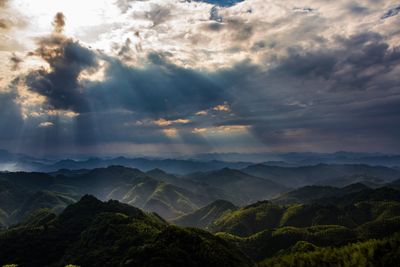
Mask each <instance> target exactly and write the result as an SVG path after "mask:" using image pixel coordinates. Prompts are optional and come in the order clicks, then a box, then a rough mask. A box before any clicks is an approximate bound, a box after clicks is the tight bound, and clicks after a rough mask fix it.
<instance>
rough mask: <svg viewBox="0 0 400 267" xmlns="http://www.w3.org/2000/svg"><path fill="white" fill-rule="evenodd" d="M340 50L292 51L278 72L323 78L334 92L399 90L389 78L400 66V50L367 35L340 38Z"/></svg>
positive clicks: (292, 49) (375, 35) (379, 37)
mask: <svg viewBox="0 0 400 267" xmlns="http://www.w3.org/2000/svg"><path fill="white" fill-rule="evenodd" d="M338 43H339V44H341V48H340V49H333V50H332V49H331V50H328V49H325V50H319V51H311V52H310V51H303V50H302V49H300V48H296V47H295V48H291V49H289V57H288V58H287V59H286V60H284V61H282V62H281V63H280V65H279V67H278V68H277V69H276V70H274V71H275V72H276V73H281V74H289V75H293V76H297V77H301V78H302V79H318V78H322V79H324V80H326V81H328V82H329V83H330V84H329V88H330V89H331V90H368V89H387V87H392V86H398V85H399V83H398V81H397V79H395V80H391V79H389V78H388V77H387V74H388V73H390V72H391V71H392V70H394V69H395V68H396V67H397V66H398V65H399V64H400V47H390V46H389V45H388V44H387V43H386V42H385V40H384V39H383V37H382V36H380V35H378V34H375V33H364V34H360V35H355V36H351V37H350V38H347V39H344V38H338Z"/></svg>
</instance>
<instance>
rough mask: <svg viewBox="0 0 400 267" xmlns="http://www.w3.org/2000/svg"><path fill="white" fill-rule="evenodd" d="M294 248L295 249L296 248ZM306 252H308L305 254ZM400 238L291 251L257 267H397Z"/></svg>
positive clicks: (267, 260)
mask: <svg viewBox="0 0 400 267" xmlns="http://www.w3.org/2000/svg"><path fill="white" fill-rule="evenodd" d="M295 246H298V245H297V244H296V245H295ZM307 250H308V251H307ZM399 262H400V235H399V234H397V235H395V236H394V237H391V238H387V239H383V240H369V241H364V242H359V243H353V244H349V245H346V246H342V247H336V248H334V247H327V248H317V247H315V246H314V247H309V248H307V249H306V251H302V250H301V249H300V250H297V251H296V249H295V248H293V249H292V251H289V253H282V254H281V255H277V256H275V257H272V258H269V259H266V260H264V261H262V262H261V263H260V264H258V267H297V266H299V267H302V266H304V267H305V266H307V267H314V266H315V267H325V266H326V267H329V266H332V267H333V266H346V267H367V266H382V267H383V266H399Z"/></svg>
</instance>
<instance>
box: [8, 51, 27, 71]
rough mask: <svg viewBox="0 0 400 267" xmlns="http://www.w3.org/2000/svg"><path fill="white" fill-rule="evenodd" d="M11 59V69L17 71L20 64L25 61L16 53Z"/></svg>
mask: <svg viewBox="0 0 400 267" xmlns="http://www.w3.org/2000/svg"><path fill="white" fill-rule="evenodd" d="M10 61H11V64H12V65H11V70H13V71H16V70H18V69H19V67H20V64H21V63H22V62H24V60H23V59H22V58H20V57H19V56H17V55H16V54H15V53H13V54H12V56H11V57H10Z"/></svg>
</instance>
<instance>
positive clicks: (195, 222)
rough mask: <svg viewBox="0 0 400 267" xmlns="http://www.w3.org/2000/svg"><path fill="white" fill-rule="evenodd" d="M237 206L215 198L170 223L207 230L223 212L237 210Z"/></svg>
mask: <svg viewBox="0 0 400 267" xmlns="http://www.w3.org/2000/svg"><path fill="white" fill-rule="evenodd" d="M237 209H238V207H236V206H235V205H233V204H232V203H230V202H229V201H225V200H217V201H214V202H212V203H211V204H209V205H207V206H205V207H203V208H200V209H198V210H196V211H195V212H193V213H191V214H188V215H184V216H181V217H178V218H177V219H175V220H173V221H172V223H174V224H176V225H179V226H190V227H197V228H203V229H207V230H209V228H208V226H209V225H211V224H212V223H213V222H214V221H215V220H217V219H218V218H220V217H221V216H222V215H223V214H225V213H228V212H230V211H234V210H237Z"/></svg>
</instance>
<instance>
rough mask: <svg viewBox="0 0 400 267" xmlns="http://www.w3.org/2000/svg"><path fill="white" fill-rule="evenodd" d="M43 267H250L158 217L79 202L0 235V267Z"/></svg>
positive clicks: (235, 253)
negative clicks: (58, 212) (10, 265)
mask: <svg viewBox="0 0 400 267" xmlns="http://www.w3.org/2000/svg"><path fill="white" fill-rule="evenodd" d="M11 263H12V264H18V266H29V267H45V266H65V265H67V264H76V265H79V266H85V267H91V266H93V267H94V266H96V267H97V266H102V267H107V266H110V267H114V266H143V267H146V266H149V267H150V266H151V267H152V266H154V267H156V266H157V267H158V266H193V267H203V266H210V267H213V266H215V267H224V266H226V267H235V266H238V267H239V266H243V267H245V266H252V262H251V261H250V260H249V259H248V258H247V257H246V256H245V255H244V254H243V253H241V252H240V251H239V250H238V249H237V248H235V247H234V246H233V245H230V244H229V243H228V242H226V241H224V240H222V239H220V238H218V237H216V236H214V235H212V234H210V233H207V232H205V231H202V230H197V229H183V228H179V227H176V226H171V225H169V224H168V223H167V222H165V221H164V220H163V219H162V218H161V217H159V216H158V215H156V214H152V213H145V212H143V211H141V210H140V209H137V208H134V207H132V206H129V205H126V204H122V203H119V202H118V201H108V202H101V201H99V200H97V199H96V198H94V197H92V196H88V195H87V196H84V197H83V198H82V199H81V200H80V201H79V202H77V203H76V204H72V205H70V206H68V207H67V208H66V209H65V210H64V211H63V212H62V213H61V214H60V215H59V216H56V215H54V214H52V213H50V212H47V211H42V212H37V213H35V214H33V215H32V216H31V217H29V218H28V219H27V220H25V221H24V222H23V223H21V224H19V225H17V226H14V227H12V228H10V229H8V230H6V231H2V232H0V265H5V264H11Z"/></svg>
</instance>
